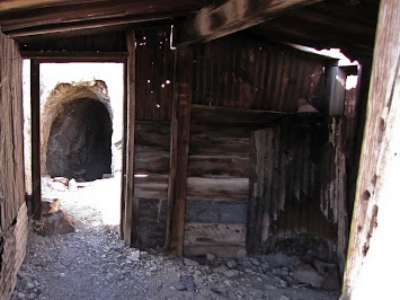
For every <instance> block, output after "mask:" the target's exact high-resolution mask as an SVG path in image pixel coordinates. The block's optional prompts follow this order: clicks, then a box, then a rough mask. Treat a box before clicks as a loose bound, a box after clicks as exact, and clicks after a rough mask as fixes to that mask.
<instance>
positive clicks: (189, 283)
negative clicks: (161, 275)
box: [180, 275, 194, 292]
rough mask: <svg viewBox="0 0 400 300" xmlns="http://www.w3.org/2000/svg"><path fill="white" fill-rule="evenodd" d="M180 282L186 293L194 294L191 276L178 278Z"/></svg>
mask: <svg viewBox="0 0 400 300" xmlns="http://www.w3.org/2000/svg"><path fill="white" fill-rule="evenodd" d="M180 279H181V282H182V283H183V284H184V285H185V287H186V290H187V291H188V292H194V282H193V276H192V275H182V276H181V277H180Z"/></svg>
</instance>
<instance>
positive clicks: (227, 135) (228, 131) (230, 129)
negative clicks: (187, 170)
mask: <svg viewBox="0 0 400 300" xmlns="http://www.w3.org/2000/svg"><path fill="white" fill-rule="evenodd" d="M250 132H251V128H249V126H234V125H227V126H221V125H219V126H218V125H204V124H193V126H192V130H191V132H190V153H189V155H190V157H191V158H192V157H202V158H204V157H213V158H245V157H248V154H249V136H250Z"/></svg>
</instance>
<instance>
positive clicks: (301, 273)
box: [293, 264, 323, 288]
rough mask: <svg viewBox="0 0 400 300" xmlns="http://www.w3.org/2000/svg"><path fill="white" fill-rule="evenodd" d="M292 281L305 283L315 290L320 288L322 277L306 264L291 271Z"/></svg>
mask: <svg viewBox="0 0 400 300" xmlns="http://www.w3.org/2000/svg"><path fill="white" fill-rule="evenodd" d="M293 279H294V280H295V281H296V282H298V283H307V284H310V285H312V286H313V287H315V288H320V287H321V284H322V282H323V278H322V276H321V275H319V274H318V273H317V271H315V269H314V268H313V267H311V266H310V265H307V264H300V265H298V266H297V267H296V268H295V269H294V270H293Z"/></svg>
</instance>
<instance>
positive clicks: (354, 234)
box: [341, 0, 400, 300]
mask: <svg viewBox="0 0 400 300" xmlns="http://www.w3.org/2000/svg"><path fill="white" fill-rule="evenodd" d="M380 5H381V6H380V13H379V20H378V26H377V34H376V43H375V52H374V61H373V66H372V76H371V84H370V93H369V100H368V107H367V117H366V125H365V133H364V142H363V146H362V154H361V163H360V171H359V176H358V182H357V190H356V197H355V201H356V202H355V207H354V214H353V222H352V226H351V234H350V241H349V251H348V259H347V265H346V271H345V281H344V286H343V295H342V297H341V299H342V300H347V299H352V300H358V299H376V298H378V297H380V296H381V295H382V292H384V294H385V295H391V294H393V293H398V291H397V286H398V280H397V276H395V274H393V272H391V270H398V269H399V268H400V263H399V260H398V250H399V247H400V239H399V237H398V229H399V228H400V218H399V217H398V213H399V211H400V201H399V200H398V195H399V194H400V185H399V182H398V180H399V178H400V135H399V132H400V23H399V21H398V20H400V2H399V1H396V0H381V4H380Z"/></svg>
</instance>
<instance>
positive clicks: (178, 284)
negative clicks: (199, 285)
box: [172, 281, 186, 292]
mask: <svg viewBox="0 0 400 300" xmlns="http://www.w3.org/2000/svg"><path fill="white" fill-rule="evenodd" d="M172 286H173V287H174V288H175V289H176V290H178V291H180V292H181V291H186V285H185V284H184V283H183V282H180V281H178V282H174V283H173V284H172Z"/></svg>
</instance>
